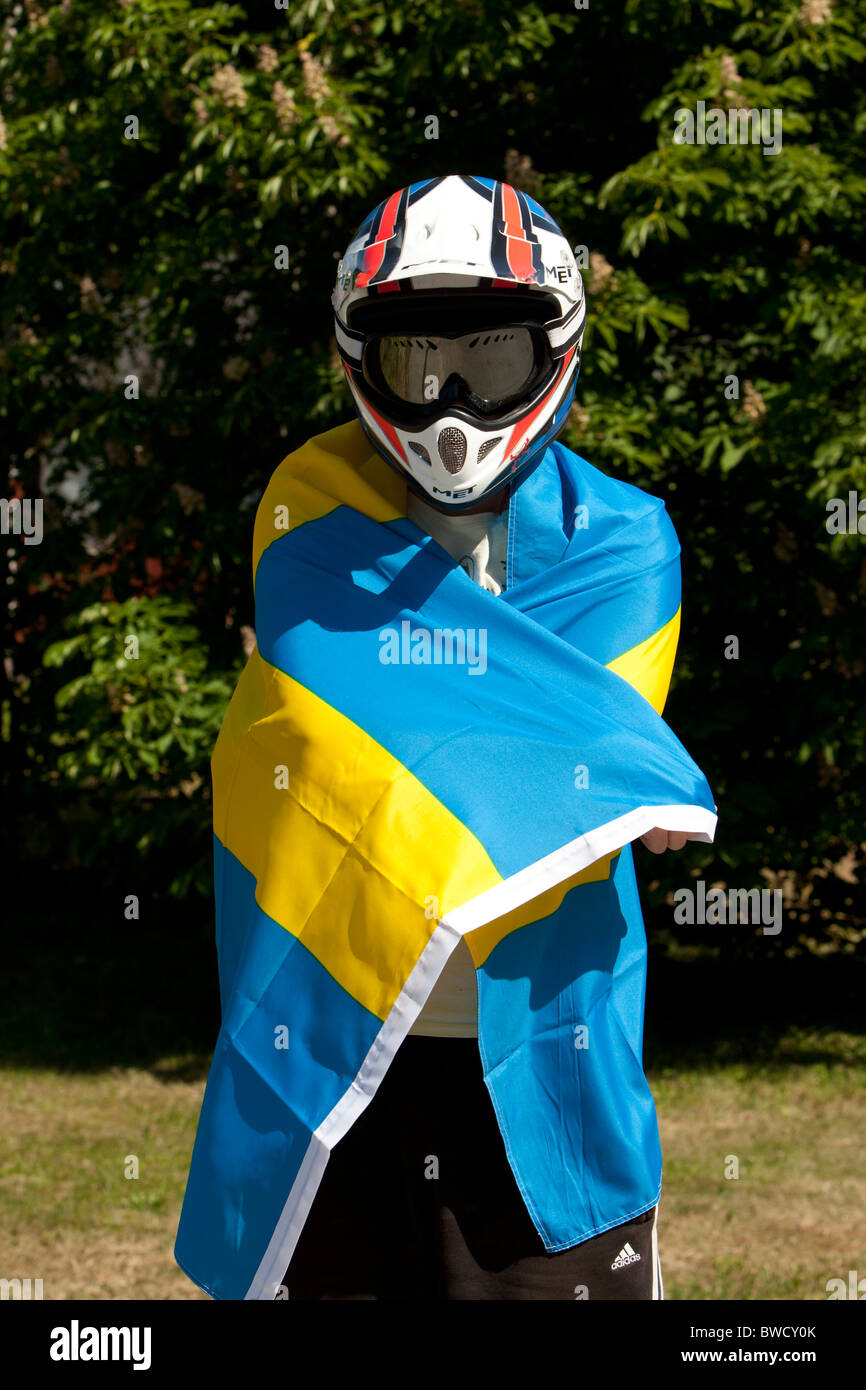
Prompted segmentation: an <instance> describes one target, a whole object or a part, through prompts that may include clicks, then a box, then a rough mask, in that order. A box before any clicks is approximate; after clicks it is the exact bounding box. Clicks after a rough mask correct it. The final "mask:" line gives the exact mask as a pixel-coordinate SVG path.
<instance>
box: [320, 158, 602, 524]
mask: <svg viewBox="0 0 866 1390" xmlns="http://www.w3.org/2000/svg"><path fill="white" fill-rule="evenodd" d="M331 302H332V304H333V308H334V318H335V331H336V338H337V346H338V348H339V351H340V355H341V358H342V361H343V365H344V369H345V371H346V377H347V380H348V384H349V389H350V391H351V393H352V398H353V401H354V403H355V407H356V409H357V412H358V416H359V419H360V421H361V424H362V426H363V428H364V430H365V432H366V434H367V436H368V438H369V439H370V442H371V444H372V445H373V447H374V448H375V449H376V450H377V451H378V453H379V454H381V455H382V457H383V458H384V459H385V460H386V461H387V462H388V463H389V464H391V466H392V467H393V468H395V469H396V470H397V471H398V472H399V473H401V474H402V475H403V477H404V478H405V480H406V483H407V485H408V486H409V487H410V488H411V490H412V491H413V492H415V493H417V494H418V495H419V496H420V497H422V498H423V499H424V500H426V501H428V502H430V503H431V504H432V505H434V506H436V507H437V508H438V509H440V510H444V511H465V510H467V509H469V508H473V507H476V506H477V505H478V504H479V502H482V501H484V500H486V499H488V498H492V497H494V496H495V495H496V494H497V493H499V492H500V491H501V490H502V489H503V488H505V487H507V486H508V485H509V484H511V483H514V482H516V481H517V480H518V479H522V477H524V476H525V475H526V474H527V472H528V471H529V470H530V469H531V468H532V467H533V466H534V465H535V464H537V463H538V462H540V460H541V457H542V455H543V453H544V450H545V449H546V448H547V446H548V445H549V444H550V443H551V442H552V440H553V439H554V438H555V437H556V435H557V434H558V433H559V431H560V430H561V429H562V427H563V425H564V424H565V421H566V417H567V415H568V411H569V408H570V406H571V402H572V400H573V398H574V389H575V385H576V381H577V374H578V371H579V367H580V348H581V343H582V339H583V329H584V322H585V304H584V295H583V282H582V280H581V276H580V272H579V270H578V268H577V265H576V263H575V261H574V257H573V255H572V252H571V248H570V246H569V245H568V242H567V241H566V240H565V237H564V236H563V235H562V233H561V231H560V230H559V228H558V227H557V225H556V223H555V222H554V221H553V220H552V219H551V218H550V217H549V216H548V214H547V213H546V212H545V211H544V209H543V208H542V207H541V206H540V205H539V204H538V203H537V202H535V200H534V199H533V198H530V197H529V196H528V195H527V194H525V193H522V192H519V191H518V190H517V189H514V188H512V187H511V186H510V185H509V184H505V183H500V182H497V181H494V180H492V179H481V178H475V177H464V176H459V175H451V176H449V177H447V178H439V179H428V180H425V181H423V182H421V183H415V184H411V185H409V187H407V188H403V189H400V190H398V191H397V192H396V193H393V194H392V195H391V196H390V197H389V198H388V199H386V200H385V202H383V203H381V204H380V205H379V206H378V207H377V208H376V209H375V210H374V211H373V212H372V213H371V214H370V215H369V216H368V217H367V218H366V219H365V221H364V222H363V223H362V224H361V226H360V228H359V229H358V231H357V233H356V235H355V237H354V238H353V240H352V242H351V244H350V246H349V248H348V250H347V251H346V254H345V256H344V257H343V259H342V260H341V261H340V264H339V266H338V269H337V283H336V286H335V289H334V293H333V295H332V301H331ZM510 330H513V331H510ZM395 335H403V336H400V337H397V336H395ZM406 335H408V336H406ZM521 335H522V336H521ZM518 339H520V341H519V342H518V341H517V340H518ZM530 339H531V340H532V343H533V351H534V353H535V366H534V368H533V369H532V370H529V371H528V372H527V374H526V382H525V385H524V386H523V387H522V388H521V387H520V386H519V384H518V386H517V389H511V390H509V389H508V387H509V385H511V386H512V387H513V386H514V385H515V380H517V379H519V377H520V373H521V370H522V368H521V367H520V366H517V365H515V364H516V362H517V361H518V360H519V361H521V362H522V361H523V357H521V356H520V353H519V352H518V350H517V349H518V348H520V349H521V351H522V353H523V356H524V357H525V355H526V353H527V352H528V350H529V349H528V348H527V347H526V344H528V343H529V341H530ZM383 342H385V343H386V345H387V347H388V349H389V354H390V355H389V356H388V359H387V360H388V361H389V362H392V361H394V362H396V366H394V367H392V371H391V377H392V381H391V383H388V382H386V381H385V379H384V376H383V373H382V370H381V364H380V355H379V354H380V344H382V343H383ZM383 351H384V350H383ZM497 353H501V354H502V355H501V357H500V358H497V355H496V354H497ZM428 354H429V360H430V361H432V362H434V363H436V364H439V363H445V364H446V368H445V369H446V370H448V364H449V363H453V364H454V366H455V368H456V370H454V371H453V372H450V374H449V375H448V376H447V377H446V380H445V381H440V380H439V379H438V377H437V375H436V372H435V371H433V372H431V373H430V374H429V375H428V376H423V375H422V376H421V377H419V372H420V373H422V374H423V370H424V369H423V363H424V362H425V361H426V360H427V355H428ZM500 363H501V369H500V366H499V364H500ZM419 364H421V365H419ZM410 368H411V371H410ZM515 373H516V377H515ZM386 375H387V373H386ZM410 377H411V381H412V384H411V386H410V385H409V382H410ZM395 379H396V385H395V384H394V380H395ZM420 380H423V383H424V388H423V393H422V391H421V389H420V386H419V381H420ZM401 382H405V394H403V395H402V396H401V392H400V383H401ZM477 383H483V385H481V386H478V385H477ZM500 398H501V399H500Z"/></svg>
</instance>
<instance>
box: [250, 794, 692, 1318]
mask: <svg viewBox="0 0 866 1390" xmlns="http://www.w3.org/2000/svg"><path fill="white" fill-rule="evenodd" d="M717 819H718V817H717V816H716V815H715V814H714V813H713V812H712V811H707V810H706V809H705V808H704V807H703V806H688V805H686V806H679V805H672V806H639V807H637V809H636V810H634V811H628V812H626V814H625V815H624V816H617V818H616V819H615V820H612V821H608V822H607V823H606V824H605V825H601V826H599V827H598V829H596V830H591V831H589V832H588V833H587V834H586V835H579V836H578V837H577V839H575V840H571V841H569V843H568V844H567V845H563V846H562V848H561V849H558V850H555V851H554V852H553V853H552V854H548V855H546V856H545V857H544V858H543V859H538V860H536V862H535V863H534V864H530V865H529V866H528V867H527V868H525V869H521V870H520V871H519V872H518V873H516V874H512V875H511V877H510V878H507V879H504V880H503V881H502V882H501V883H498V884H496V886H495V887H494V888H488V889H487V890H486V891H485V892H484V893H479V894H478V896H477V897H475V898H471V899H470V901H469V902H468V903H464V904H463V905H462V906H461V907H458V908H455V909H454V911H453V912H449V913H448V914H447V916H445V917H443V918H442V921H441V922H439V923H438V925H437V926H436V928H435V930H434V932H433V934H432V935H431V937H430V940H429V941H428V942H427V945H426V946H425V947H424V950H423V951H422V952H421V955H420V956H419V958H418V961H417V962H416V964H415V968H414V969H413V971H412V973H411V974H410V975H409V977H408V979H407V980H406V982H405V984H404V986H403V988H402V989H401V991H400V993H399V994H398V996H397V998H396V999H395V1000H394V1004H393V1006H392V1008H391V1012H390V1013H389V1014H388V1017H387V1018H386V1020H385V1022H384V1023H383V1024H382V1027H381V1029H380V1030H379V1032H378V1033H377V1034H376V1037H375V1038H374V1040H373V1043H372V1046H371V1047H370V1051H369V1052H368V1053H367V1056H366V1057H365V1058H364V1061H363V1063H362V1064H361V1068H360V1070H359V1072H358V1075H357V1076H356V1077H355V1079H354V1081H353V1082H352V1084H351V1085H350V1087H349V1089H348V1090H347V1091H346V1092H345V1093H344V1094H343V1095H342V1096H341V1097H340V1099H339V1100H338V1101H337V1104H336V1105H335V1106H334V1108H333V1109H332V1110H331V1112H330V1114H328V1115H327V1116H326V1117H325V1119H324V1120H323V1121H322V1123H321V1124H320V1125H319V1127H318V1129H317V1130H316V1131H315V1133H314V1134H313V1136H312V1138H311V1140H310V1143H309V1146H308V1148H307V1152H306V1153H305V1154H304V1158H303V1160H302V1162H301V1166H300V1169H299V1170H298V1174H297V1177H296V1178H295V1181H294V1182H293V1183H292V1188H291V1191H290V1192H289V1195H288V1197H287V1198H286V1202H285V1206H284V1207H283V1210H282V1211H281V1213H280V1216H279V1219H278V1221H277V1224H276V1227H275V1228H274V1232H273V1235H272V1236H271V1238H270V1240H269V1241H268V1245H267V1248H266V1250H265V1252H264V1254H263V1256H262V1260H261V1263H260V1265H259V1267H258V1269H257V1270H256V1273H255V1276H254V1277H253V1281H252V1283H251V1284H250V1287H249V1289H248V1290H247V1292H246V1294H245V1295H244V1298H245V1300H258V1301H264V1302H271V1301H273V1300H274V1299H275V1298H276V1294H277V1290H278V1288H279V1286H280V1283H281V1281H282V1278H283V1275H284V1274H285V1272H286V1270H287V1269H288V1267H289V1263H290V1261H291V1258H292V1255H293V1254H294V1251H295V1247H296V1246H297V1243H298V1240H299V1239H300V1235H301V1231H302V1230H303V1228H304V1225H305V1223H306V1220H307V1217H308V1216H309V1214H310V1210H311V1208H312V1205H313V1201H314V1200H315V1196H316V1193H317V1192H318V1189H319V1184H320V1183H321V1181H322V1176H323V1174H324V1171H325V1167H326V1166H327V1162H328V1157H329V1155H330V1151H331V1149H333V1148H334V1146H335V1144H338V1143H339V1141H340V1140H341V1139H342V1138H343V1137H344V1135H346V1134H347V1133H348V1131H349V1130H350V1129H351V1127H352V1125H353V1124H354V1123H355V1121H356V1120H357V1119H358V1117H359V1115H361V1113H362V1112H363V1111H364V1110H365V1109H366V1108H367V1106H368V1105H369V1104H370V1101H371V1100H372V1099H373V1096H374V1095H375V1094H376V1092H377V1090H378V1089H379V1086H380V1085H381V1083H382V1081H383V1080H384V1077H385V1073H386V1072H387V1070H388V1068H389V1066H390V1065H391V1062H392V1061H393V1060H394V1057H395V1056H396V1053H397V1050H398V1048H399V1047H400V1044H401V1043H402V1042H403V1039H404V1038H405V1037H406V1035H407V1033H408V1032H409V1029H410V1028H411V1027H412V1024H413V1023H414V1022H415V1020H416V1018H417V1017H418V1015H419V1013H420V1012H421V1010H422V1008H423V1007H424V1005H425V1004H426V1002H427V999H428V997H429V995H430V992H431V990H432V989H433V986H434V985H435V983H436V981H437V980H438V978H439V976H440V974H441V973H442V970H443V969H444V967H445V965H446V963H447V961H448V959H449V957H450V956H451V952H452V951H453V950H454V949H455V947H456V946H457V944H458V942H459V941H460V940H461V938H462V937H464V936H465V935H466V934H467V933H468V932H471V931H475V930H476V928H478V927H483V926H485V925H486V924H487V923H488V922H493V921H495V919H496V918H497V917H502V916H504V915H505V913H506V912H511V911H513V910H514V909H515V908H517V907H522V906H523V904H524V903H527V902H529V901H530V900H531V899H532V898H536V897H538V896H540V894H542V893H544V892H546V890H547V889H548V888H553V887H555V886H556V884H558V883H562V882H563V880H565V879H568V878H572V877H573V876H574V875H575V874H577V873H580V871H581V870H582V869H585V868H588V867H589V865H590V864H594V863H596V861H597V860H599V859H603V858H604V857H605V855H607V854H611V853H612V852H613V851H615V850H618V849H622V848H623V846H624V845H627V844H629V843H630V842H631V841H632V840H636V839H639V838H640V836H641V835H645V834H646V832H647V831H648V830H652V829H654V828H655V827H658V829H660V830H679V831H683V830H684V831H686V832H687V833H688V837H689V839H690V840H699V841H701V842H702V843H704V844H711V843H712V840H713V836H714V834H715V828H716V823H717ZM653 1241H654V1242H655V1227H653ZM653 1278H654V1279H655V1275H654V1276H653Z"/></svg>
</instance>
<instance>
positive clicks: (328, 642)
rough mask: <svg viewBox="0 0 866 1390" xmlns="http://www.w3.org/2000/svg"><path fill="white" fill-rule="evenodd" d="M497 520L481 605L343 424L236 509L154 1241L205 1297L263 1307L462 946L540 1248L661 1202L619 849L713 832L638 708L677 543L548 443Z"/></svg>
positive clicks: (663, 648) (659, 731)
mask: <svg viewBox="0 0 866 1390" xmlns="http://www.w3.org/2000/svg"><path fill="white" fill-rule="evenodd" d="M508 529H509V539H508V580H507V587H506V589H505V591H504V592H503V594H502V595H501V596H494V595H493V594H491V593H489V592H487V591H485V590H484V589H482V588H481V587H480V586H478V585H476V584H474V583H473V581H472V580H471V579H470V578H469V576H468V575H467V574H466V573H465V572H464V570H463V569H462V568H461V567H460V566H459V565H458V564H457V563H456V562H455V561H454V560H453V559H452V558H451V556H450V555H448V554H446V552H445V551H444V550H443V549H442V548H441V547H440V546H439V545H438V544H437V543H436V542H435V541H434V540H433V539H432V537H430V536H428V535H427V534H426V533H425V532H423V531H421V530H420V529H419V528H418V527H417V526H415V525H414V524H413V523H412V522H411V521H409V520H408V518H407V514H406V486H405V483H404V482H403V481H402V479H401V478H400V477H399V475H398V474H397V473H395V472H394V471H392V470H391V469H390V468H389V467H388V466H387V464H385V463H384V462H383V460H382V459H381V458H380V457H379V456H378V455H377V454H375V453H374V452H373V451H372V449H371V447H370V445H369V443H368V441H367V439H366V437H365V435H364V434H363V431H362V429H361V426H360V425H359V424H358V422H357V421H352V422H351V423H350V424H346V425H342V426H339V427H338V428H336V429H334V430H331V431H329V432H328V433H326V434H323V435H320V436H317V437H315V438H313V439H311V440H309V441H308V442H307V443H306V444H305V445H303V446H302V447H301V448H300V449H298V450H296V451H295V452H294V453H292V454H290V455H289V456H288V458H286V459H285V460H284V461H283V463H282V464H281V465H280V467H279V468H278V469H277V470H276V472H275V473H274V475H273V477H272V478H271V481H270V483H269V485H268V488H267V490H266V492H265V494H264V496H263V498H262V501H261V503H260V505H259V509H258V513H257V517H256V524H255V533H254V557H253V575H254V585H255V613H256V618H255V629H256V641H257V645H256V648H255V649H254V650H253V652H252V654H251V655H250V657H249V659H248V661H247V664H246V666H245V668H244V670H243V673H242V675H241V677H240V680H239V682H238V685H237V688H236V690H235V693H234V695H233V697H232V700H231V702H230V705H229V708H228V710H227V713H226V716H225V719H224V722H223V726H222V729H221V732H220V735H219V738H218V741H217V744H216V747H215V749H214V754H213V759H212V773H213V790H214V808H213V809H214V855H215V899H216V942H217V952H218V964H219V981H220V998H221V1009H222V1025H221V1028H220V1032H219V1037H218V1039H217V1043H216V1047H215V1052H214V1057H213V1062H212V1065H211V1069H210V1074H209V1077H208V1082H207V1087H206V1091H205V1096H204V1101H203V1105H202V1111H201V1116H200V1119H199V1125H198V1132H197V1135H196V1141H195V1147H194V1151H193V1156H192V1162H191V1168H190V1173H189V1179H188V1183H187V1190H186V1196H185V1199H184V1205H183V1210H182V1213H181V1219H180V1225H179V1230H178V1237H177V1242H176V1247H175V1255H176V1258H177V1260H178V1263H179V1264H180V1265H181V1267H182V1268H183V1269H184V1270H185V1271H186V1272H187V1273H188V1274H189V1276H190V1277H191V1278H192V1279H193V1280H194V1281H195V1282H196V1283H197V1284H198V1285H200V1286H201V1287H202V1288H204V1289H206V1290H207V1291H208V1292H209V1293H210V1294H211V1295H212V1296H213V1297H215V1298H219V1299H242V1298H248V1299H274V1298H275V1297H278V1296H281V1295H280V1293H279V1286H280V1284H281V1280H282V1277H283V1274H284V1271H285V1270H286V1268H287V1266H289V1262H290V1258H291V1255H292V1252H293V1250H294V1248H295V1246H296V1244H297V1240H298V1237H299V1235H300V1231H301V1229H302V1227H303V1225H304V1222H305V1220H306V1217H307V1215H308V1213H309V1211H310V1209H311V1205H312V1203H313V1201H314V1199H315V1196H316V1192H317V1189H318V1187H319V1183H320V1181H321V1177H322V1174H323V1171H324V1168H325V1164H326V1163H327V1159H328V1154H329V1152H330V1150H331V1149H332V1148H333V1147H334V1145H335V1144H336V1143H338V1142H339V1140H340V1139H341V1138H342V1137H343V1135H345V1133H346V1132H347V1131H348V1129H349V1128H350V1127H351V1125H352V1124H353V1123H354V1121H355V1120H356V1119H357V1118H358V1116H359V1114H360V1113H361V1112H362V1110H363V1109H364V1107H365V1106H366V1105H367V1104H369V1102H370V1101H371V1099H372V1098H373V1097H374V1095H375V1093H376V1090H377V1088H378V1086H379V1084H380V1082H381V1081H382V1078H383V1076H384V1075H385V1073H386V1071H387V1069H388V1066H389V1064H390V1062H391V1060H392V1058H393V1057H394V1055H395V1053H396V1051H397V1049H398V1048H399V1046H400V1044H401V1042H402V1041H403V1039H404V1037H405V1036H406V1034H407V1032H408V1030H409V1029H410V1027H411V1026H412V1024H413V1022H414V1020H415V1019H416V1017H417V1016H418V1013H419V1012H420V1010H421V1008H422V1007H423V1005H424V1003H425V1001H426V999H427V997H428V996H429V994H430V991H431V989H432V988H433V986H434V984H435V982H436V980H437V979H438V977H439V975H440V973H441V971H442V968H443V966H444V965H445V963H446V961H447V960H448V958H449V956H450V954H451V952H452V950H453V949H454V948H455V946H456V945H457V944H458V942H459V940H460V938H461V937H463V938H464V939H465V941H466V944H467V946H468V948H469V951H470V953H471V955H472V958H473V963H474V965H475V968H476V972H477V973H476V978H477V983H478V1034H479V1038H478V1041H479V1048H480V1052H481V1058H482V1062H483V1068H484V1078H485V1083H486V1085H487V1088H488V1091H489V1093H490V1096H491V1100H492V1102H493V1105H494V1107H495V1111H496V1116H497V1120H498V1123H499V1126H500V1129H501V1131H502V1135H503V1141H504V1143H505V1146H506V1152H507V1154H508V1159H509V1163H510V1164H511V1167H512V1170H513V1172H514V1175H515V1179H516V1181H517V1183H518V1186H519V1189H520V1192H521V1195H522V1197H523V1199H524V1201H525V1203H526V1206H527V1210H528V1211H529V1213H530V1215H531V1217H532V1220H533V1222H534V1223H535V1226H536V1229H537V1230H538V1232H539V1237H540V1240H539V1251H541V1250H542V1248H543V1249H546V1250H548V1251H555V1250H558V1249H564V1248H567V1247H569V1246H571V1245H574V1244H577V1243H578V1242H579V1241H581V1240H584V1239H588V1238H589V1237H590V1236H592V1235H594V1234H596V1233H598V1232H599V1231H601V1230H605V1229H608V1228H609V1227H611V1226H613V1225H616V1224H619V1223H620V1222H622V1221H625V1220H628V1219H629V1218H630V1217H631V1216H633V1215H636V1214H639V1213H640V1212H642V1211H646V1210H649V1208H650V1207H651V1206H653V1205H654V1204H655V1202H656V1201H657V1200H658V1195H659V1190H660V1182H661V1154H660V1149H659V1142H658V1131H657V1124H656V1116H655V1107H654V1104H653V1100H652V1096H651V1093H650V1091H649V1088H648V1085H647V1082H646V1078H645V1076H644V1073H643V1067H642V1034H643V1005H644V984H645V956H646V940H645V933H644V928H643V920H642V916H641V910H640V903H639V899H638V895H637V888H636V883H635V876H634V868H633V863H632V857H631V850H630V844H631V842H632V841H633V840H635V839H636V838H638V837H639V836H641V835H643V834H645V833H646V832H647V831H648V830H650V829H652V828H653V827H655V826H658V827H661V828H662V829H667V830H675V831H685V832H687V833H688V835H689V837H690V838H692V839H697V840H702V841H705V842H708V841H710V840H711V839H712V837H713V834H714V830H715V823H716V817H715V815H714V808H713V798H712V794H711V792H710V789H709V787H708V785H707V782H706V780H705V778H704V776H703V774H702V773H701V771H700V770H699V768H698V767H697V766H696V765H695V763H694V762H693V761H692V759H691V758H690V757H689V755H688V754H687V753H686V751H685V750H684V748H683V747H682V745H681V744H680V743H679V741H678V740H677V738H676V736H675V735H674V734H673V732H672V731H671V730H670V729H669V728H668V726H667V725H666V724H665V722H664V721H663V719H662V718H661V709H662V707H663V704H664V700H665V697H666V694H667V689H668V684H669V681H670V675H671V670H672V665H673V658H674V653H675V649H676V642H677V635H678V630H679V621H680V570H679V544H678V541H677V538H676V535H675V533H674V529H673V526H672V524H671V522H670V520H669V518H668V516H667V513H666V511H665V508H664V505H663V503H662V502H661V501H659V500H658V499H656V498H654V497H651V496H649V495H648V494H646V493H644V492H642V491H640V490H639V489H637V488H635V487H632V486H631V485H629V484H626V483H623V482H620V481H617V480H614V479H611V478H609V477H607V476H605V475H604V474H602V473H600V472H599V471H598V470H597V469H595V468H593V467H592V466H591V465H590V464H588V463H586V462H585V461H584V460H583V459H580V458H579V457H578V456H577V455H575V454H574V453H572V452H571V451H570V450H568V449H567V448H565V447H564V446H563V445H561V444H552V445H550V446H549V447H548V449H547V450H546V451H545V453H544V456H543V459H542V461H541V464H540V465H539V466H538V467H536V468H535V470H534V471H533V472H532V473H531V474H530V475H529V477H528V478H527V479H526V480H525V481H524V482H523V483H522V485H521V486H520V487H519V488H517V489H516V490H515V491H514V494H513V496H512V497H511V500H510V502H509V521H508ZM358 1200H359V1202H362V1201H363V1200H364V1196H363V1183H362V1179H361V1180H360V1185H359V1193H358ZM288 1296H289V1297H290V1296H291V1286H290V1281H289V1289H288Z"/></svg>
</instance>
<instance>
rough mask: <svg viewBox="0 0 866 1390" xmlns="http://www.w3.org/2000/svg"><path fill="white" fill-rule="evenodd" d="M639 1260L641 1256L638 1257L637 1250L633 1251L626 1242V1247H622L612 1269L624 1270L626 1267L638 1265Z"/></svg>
mask: <svg viewBox="0 0 866 1390" xmlns="http://www.w3.org/2000/svg"><path fill="white" fill-rule="evenodd" d="M639 1259H640V1255H638V1253H637V1252H636V1251H635V1250H632V1248H631V1246H630V1245H629V1243H628V1241H626V1243H625V1245H624V1246H623V1247H622V1249H621V1250H620V1252H619V1254H618V1255H617V1257H616V1259H615V1260H614V1262H613V1264H612V1265H611V1269H624V1268H625V1266H626V1265H634V1264H637V1262H638V1260H639Z"/></svg>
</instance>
